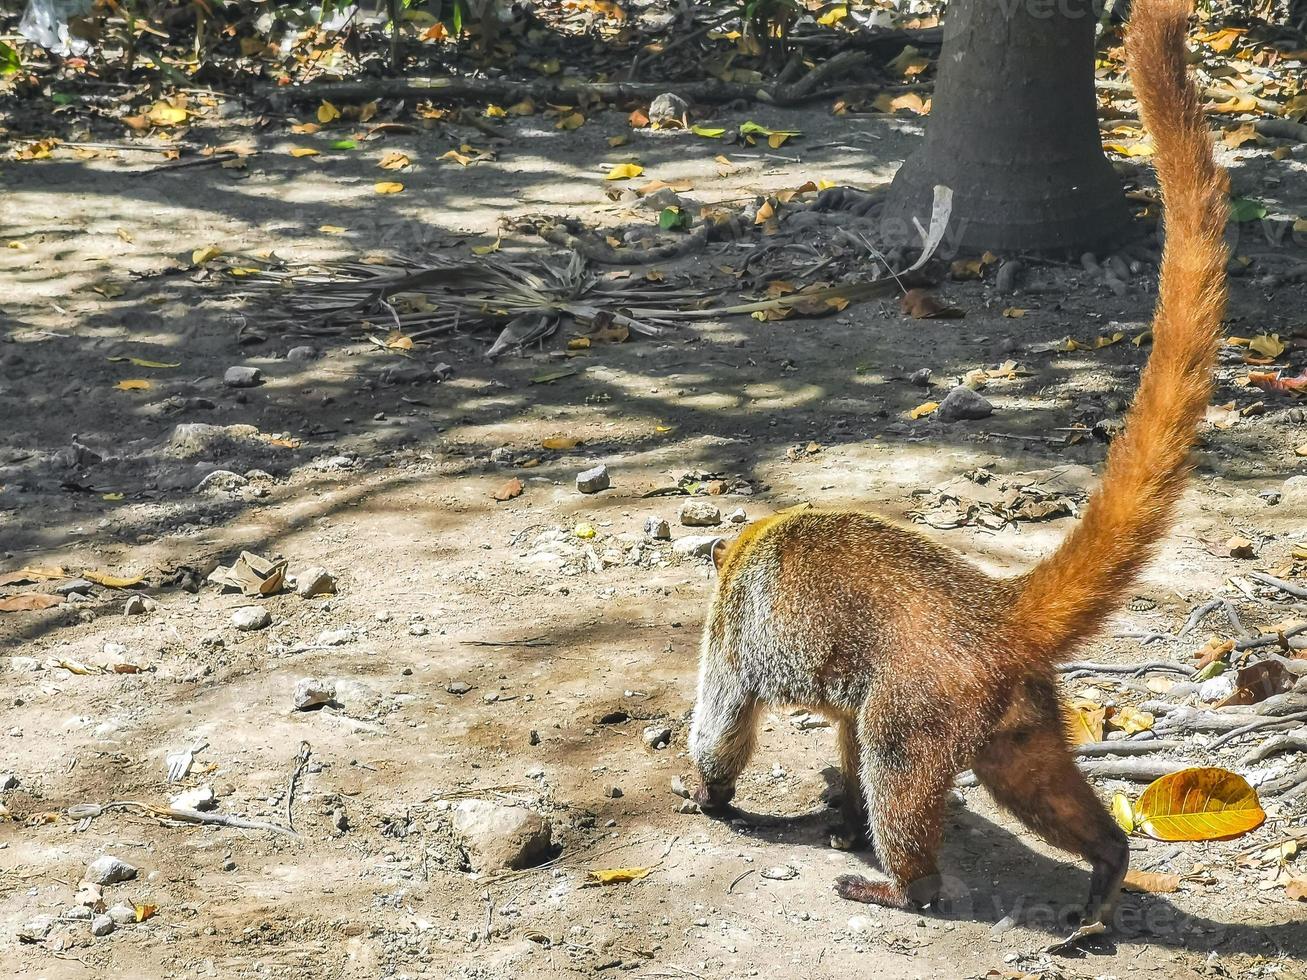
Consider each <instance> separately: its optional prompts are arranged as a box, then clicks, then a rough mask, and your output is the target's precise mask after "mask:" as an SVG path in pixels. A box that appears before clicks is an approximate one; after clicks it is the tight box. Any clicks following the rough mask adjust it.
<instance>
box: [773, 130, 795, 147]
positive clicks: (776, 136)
mask: <svg viewBox="0 0 1307 980" xmlns="http://www.w3.org/2000/svg"><path fill="white" fill-rule="evenodd" d="M791 135H793V134H791V133H772V134H771V135H769V136H768V137H767V145H768V146H770V147H771V148H772V149H773V150H779V149H780V148H781V147H782V146H784V145H785V141H786V140H787V139H789V138H790V136H791Z"/></svg>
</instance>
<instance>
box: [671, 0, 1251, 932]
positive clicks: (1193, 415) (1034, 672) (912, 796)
mask: <svg viewBox="0 0 1307 980" xmlns="http://www.w3.org/2000/svg"><path fill="white" fill-rule="evenodd" d="M1187 17H1188V6H1187V4H1186V2H1184V0H1137V2H1136V3H1135V5H1134V12H1133V16H1132V24H1131V28H1130V34H1129V38H1128V41H1127V48H1128V52H1129V57H1130V65H1131V74H1132V76H1133V78H1134V83H1135V89H1136V91H1137V92H1138V94H1139V98H1140V102H1141V105H1142V109H1143V115H1144V120H1145V122H1146V123H1147V125H1148V128H1149V130H1150V131H1151V132H1152V135H1153V140H1154V143H1155V144H1156V147H1157V155H1156V161H1157V171H1158V177H1159V180H1160V183H1161V185H1162V192H1163V197H1164V202H1165V206H1166V220H1167V229H1168V234H1167V242H1166V249H1165V253H1164V256H1163V261H1162V274H1161V285H1160V289H1159V297H1158V306H1157V310H1156V313H1155V316H1154V321H1153V335H1154V346H1153V353H1152V357H1151V358H1150V360H1149V363H1148V366H1147V368H1146V369H1145V371H1144V373H1143V376H1142V378H1141V380H1140V387H1139V392H1138V394H1137V396H1136V399H1135V404H1134V406H1133V407H1132V409H1131V411H1130V414H1129V416H1128V419H1127V425H1126V430H1125V432H1124V433H1123V435H1122V436H1121V437H1120V438H1119V439H1118V440H1117V441H1116V442H1115V443H1114V444H1113V446H1112V449H1111V451H1110V452H1109V454H1108V460H1107V466H1106V469H1105V472H1104V477H1103V482H1102V485H1101V486H1100V488H1099V490H1098V492H1097V493H1096V494H1095V495H1094V497H1093V499H1092V500H1091V501H1090V503H1089V505H1088V507H1087V509H1086V511H1085V516H1084V520H1083V521H1082V522H1081V524H1080V525H1079V527H1077V529H1076V530H1075V531H1073V532H1072V534H1071V535H1070V536H1069V537H1068V538H1067V540H1066V541H1065V542H1064V543H1063V544H1062V546H1061V547H1060V548H1059V549H1058V550H1057V551H1056V552H1055V553H1054V554H1053V555H1052V556H1051V557H1049V558H1048V559H1046V560H1045V561H1043V562H1041V563H1040V564H1039V565H1038V566H1037V567H1036V568H1035V569H1034V570H1033V571H1031V572H1030V573H1029V574H1027V575H1024V576H1021V577H1019V578H1016V579H1007V580H1001V579H994V578H991V577H990V576H988V575H986V574H984V573H983V572H981V571H979V570H978V569H976V568H975V567H974V566H972V565H971V564H970V563H968V562H967V561H966V560H964V559H963V558H961V557H960V556H958V555H956V554H955V553H953V552H952V551H949V550H948V549H946V548H943V547H940V546H939V545H936V544H933V543H932V542H930V541H928V540H926V539H925V538H923V537H921V536H920V535H918V534H917V533H915V532H913V531H910V530H908V529H906V528H902V527H898V526H896V525H894V524H890V523H887V522H886V521H883V520H880V519H879V518H876V517H873V516H871V515H869V514H863V513H857V512H847V513H845V512H835V513H830V512H819V511H807V512H798V513H788V514H783V515H780V516H777V517H773V518H769V519H767V520H764V521H759V522H758V523H756V524H753V525H750V526H749V527H747V528H746V529H745V530H744V531H743V533H741V534H740V536H739V537H738V538H736V539H735V540H734V541H733V542H729V543H719V545H718V547H717V548H715V549H714V553H713V559H714V561H715V563H716V564H717V567H718V573H719V574H718V584H717V589H716V592H715V594H714V597H713V602H712V608H711V610H710V611H709V616H708V622H707V625H706V627H705V630H704V636H703V648H702V655H701V660H700V676H699V694H698V700H697V703H696V706H695V715H694V725H693V727H692V730H691V737H690V752H691V755H692V757H693V759H694V761H695V765H696V767H697V769H698V774H699V783H698V787H697V789H696V794H695V796H696V799H697V800H698V801H699V802H700V803H701V804H702V805H703V806H704V807H705V808H706V809H709V810H711V809H713V808H717V807H722V806H725V805H726V804H727V803H729V802H730V800H731V797H732V796H733V794H734V791H735V780H736V778H737V777H738V776H739V774H740V772H741V771H742V770H743V768H744V766H745V765H746V764H747V763H748V760H749V756H750V755H751V754H752V751H753V745H754V729H755V722H756V717H757V713H758V711H759V709H760V708H761V706H762V705H764V704H801V705H805V706H808V707H810V708H813V709H816V710H819V711H822V712H825V713H826V714H828V715H829V716H831V717H832V718H833V719H834V720H835V721H836V722H837V723H838V725H839V732H840V751H841V759H842V766H843V770H844V778H845V784H846V792H845V797H846V798H845V801H844V811H843V812H844V820H845V827H844V830H843V832H842V834H841V835H840V838H839V840H838V844H837V846H838V845H843V846H854V845H856V844H857V843H858V842H859V841H861V840H863V839H864V838H865V837H866V835H867V833H868V831H870V836H871V839H872V840H873V842H874V844H875V848H876V851H877V852H878V854H879V856H880V859H881V861H882V863H883V866H884V868H885V870H886V872H887V873H888V875H889V878H890V880H889V881H887V882H880V883H876V882H870V881H867V880H865V879H862V878H857V877H852V876H846V877H844V878H841V879H840V881H839V883H838V885H837V890H838V891H839V893H840V894H841V895H843V896H845V897H846V898H850V899H854V900H857V901H863V902H874V903H877V904H881V905H890V906H898V907H907V906H909V905H912V904H926V903H929V902H931V901H933V900H934V899H935V898H937V897H938V891H939V878H938V873H937V869H936V865H935V855H936V852H937V850H938V846H939V839H940V833H941V823H942V814H943V809H944V799H945V795H946V793H947V791H948V788H949V786H950V784H951V782H952V780H953V778H954V776H955V775H956V774H957V773H958V772H959V771H960V770H962V769H965V768H967V767H968V766H970V767H971V768H972V769H974V771H975V773H976V775H977V777H978V778H979V779H980V781H981V782H982V783H983V784H984V785H985V786H986V787H987V788H988V789H989V791H990V792H991V793H992V794H993V796H994V798H995V799H996V800H997V801H998V802H999V803H1000V804H1001V805H1002V806H1004V807H1006V808H1007V809H1008V810H1010V811H1012V813H1014V814H1015V815H1016V816H1017V817H1018V818H1019V819H1020V820H1022V821H1023V822H1024V823H1025V824H1027V825H1028V826H1029V827H1030V828H1031V829H1033V830H1035V831H1036V832H1038V833H1039V834H1040V835H1042V836H1043V837H1044V838H1046V839H1047V840H1048V841H1050V842H1051V843H1053V844H1055V845H1057V846H1058V847H1061V848H1064V849H1066V850H1069V851H1072V852H1073V853H1075V854H1078V855H1080V856H1081V857H1083V858H1085V859H1086V860H1088V861H1089V862H1090V863H1091V864H1092V865H1093V874H1092V878H1091V882H1090V893H1089V903H1088V904H1089V907H1088V915H1089V917H1090V918H1099V917H1102V916H1104V915H1105V914H1106V912H1107V911H1108V909H1109V908H1110V905H1111V902H1112V901H1113V900H1114V898H1115V895H1116V892H1117V889H1118V886H1119V885H1120V881H1121V878H1122V876H1123V875H1124V874H1125V870H1126V866H1127V861H1128V852H1127V847H1126V841H1125V836H1124V834H1123V833H1122V832H1121V830H1120V829H1119V828H1118V827H1117V826H1116V825H1115V823H1113V821H1112V820H1111V818H1110V817H1109V815H1108V814H1107V812H1106V810H1105V809H1104V808H1103V806H1102V804H1101V803H1100V802H1099V800H1098V799H1097V797H1096V796H1095V794H1094V791H1093V790H1092V788H1091V787H1090V786H1089V784H1088V783H1087V782H1086V781H1085V779H1084V777H1083V776H1081V775H1080V773H1079V772H1078V771H1077V769H1076V767H1075V764H1074V762H1073V760H1072V757H1071V754H1070V751H1069V749H1068V747H1067V744H1066V740H1065V736H1064V734H1063V720H1062V709H1061V706H1060V704H1059V701H1058V696H1057V680H1056V674H1055V672H1054V664H1055V663H1056V662H1057V660H1058V659H1059V658H1063V657H1066V656H1068V655H1069V654H1070V653H1071V651H1072V648H1073V647H1074V645H1075V644H1076V643H1078V642H1079V641H1082V640H1083V639H1085V638H1086V637H1088V636H1090V635H1092V633H1093V632H1094V631H1095V630H1096V629H1097V628H1098V626H1099V625H1100V624H1101V622H1102V620H1103V619H1104V617H1105V616H1107V615H1108V614H1109V613H1110V611H1111V610H1112V609H1113V607H1114V606H1115V605H1116V604H1117V602H1118V601H1119V599H1120V597H1121V595H1122V592H1123V591H1124V590H1125V589H1127V588H1128V587H1129V586H1130V584H1131V582H1132V580H1133V579H1134V577H1135V576H1136V575H1137V574H1138V572H1139V571H1140V569H1141V568H1142V567H1143V565H1144V564H1145V562H1146V561H1147V560H1148V558H1149V556H1150V555H1151V553H1152V551H1153V549H1154V547H1155V545H1156V542H1157V541H1158V539H1159V538H1160V537H1161V536H1162V535H1163V534H1164V533H1165V532H1166V530H1167V527H1168V525H1169V522H1170V521H1171V519H1172V514H1173V511H1174V509H1175V504H1176V502H1177V500H1178V499H1179V497H1180V495H1181V493H1182V492H1183V490H1184V486H1185V482H1186V479H1187V476H1188V470H1189V465H1188V455H1189V451H1190V448H1191V445H1192V442H1193V437H1194V431H1195V429H1196V426H1197V422H1198V420H1199V418H1200V417H1201V415H1202V413H1203V408H1204V406H1205V405H1206V403H1207V400H1208V397H1209V395H1210V391H1211V373H1212V366H1213V362H1214V360H1215V353H1216V337H1217V331H1218V330H1219V328H1220V322H1221V317H1222V312H1223V309H1224V303H1225V276H1224V270H1225V261H1226V254H1225V249H1224V247H1223V245H1222V241H1221V239H1222V234H1223V232H1224V228H1225V219H1226V190H1225V182H1224V179H1223V178H1224V175H1223V173H1222V172H1221V171H1219V170H1218V169H1217V168H1216V166H1215V164H1214V162H1213V160H1212V154H1211V147H1210V143H1209V135H1208V132H1207V127H1206V123H1205V122H1204V120H1203V116H1202V111H1201V108H1200V104H1199V101H1198V96H1197V93H1196V91H1195V90H1194V88H1193V86H1192V85H1191V84H1190V83H1189V82H1188V80H1187V79H1186V76H1185V67H1184V36H1185V29H1186V23H1187ZM859 790H860V791H861V792H859ZM868 823H869V824H870V826H868ZM832 842H833V843H836V841H834V840H833V841H832Z"/></svg>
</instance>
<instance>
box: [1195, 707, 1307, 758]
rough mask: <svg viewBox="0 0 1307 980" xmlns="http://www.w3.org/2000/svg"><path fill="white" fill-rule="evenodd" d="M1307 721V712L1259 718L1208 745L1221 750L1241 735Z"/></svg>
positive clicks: (1210, 747)
mask: <svg viewBox="0 0 1307 980" xmlns="http://www.w3.org/2000/svg"><path fill="white" fill-rule="evenodd" d="M1303 721H1307V711H1299V712H1296V713H1294V714H1291V715H1270V716H1268V717H1266V718H1258V719H1257V720H1256V721H1254V722H1249V723H1248V724H1247V725H1244V726H1243V727H1242V728H1236V729H1234V730H1233V731H1229V732H1226V733H1225V734H1224V735H1222V736H1221V737H1220V738H1218V739H1214V740H1212V742H1211V743H1209V744H1208V746H1207V747H1208V748H1209V749H1213V750H1214V749H1219V748H1220V747H1221V746H1222V745H1225V744H1227V743H1228V742H1230V741H1231V740H1233V739H1236V738H1238V737H1239V736H1240V735H1247V734H1248V733H1249V732H1256V731H1261V730H1262V729H1263V728H1278V727H1279V726H1280V725H1292V724H1296V723H1298V722H1303Z"/></svg>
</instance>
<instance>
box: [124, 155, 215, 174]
mask: <svg viewBox="0 0 1307 980" xmlns="http://www.w3.org/2000/svg"><path fill="white" fill-rule="evenodd" d="M239 156H240V154H239V153H235V152H233V151H223V152H222V153H215V154H213V155H212V156H207V157H196V158H194V159H191V160H173V161H171V162H169V163H161V164H159V165H158V166H157V167H150V168H149V169H147V170H129V171H127V172H128V173H129V174H131V175H132V176H133V177H139V176H142V175H148V174H157V173H163V172H164V171H168V170H185V169H186V168H188V167H207V166H208V165H209V164H211V163H226V162H227V161H228V160H235V159H237V158H238V157H239Z"/></svg>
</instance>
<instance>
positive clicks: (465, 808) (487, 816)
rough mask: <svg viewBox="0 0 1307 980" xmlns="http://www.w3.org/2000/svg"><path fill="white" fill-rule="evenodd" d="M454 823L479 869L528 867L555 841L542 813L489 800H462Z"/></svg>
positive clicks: (482, 870) (455, 812)
mask: <svg viewBox="0 0 1307 980" xmlns="http://www.w3.org/2000/svg"><path fill="white" fill-rule="evenodd" d="M453 822H454V831H455V832H456V833H457V834H458V835H459V836H460V837H461V838H462V839H463V841H464V843H465V844H466V845H467V848H468V851H469V852H470V854H471V856H472V857H473V859H474V862H475V867H476V870H477V871H480V872H485V871H500V870H504V869H510V868H525V867H529V866H530V865H532V864H534V863H536V862H537V861H539V860H540V859H541V858H542V857H544V855H545V853H546V852H547V851H548V850H549V845H550V844H551V842H552V829H551V827H550V825H549V821H548V820H546V819H545V818H544V817H542V816H540V814H538V813H535V812H534V811H532V810H527V809H524V808H522V807H513V806H504V805H503V804H500V803H492V802H491V801H489V800H463V801H461V802H460V803H459V804H458V806H456V807H455V808H454V821H453Z"/></svg>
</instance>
